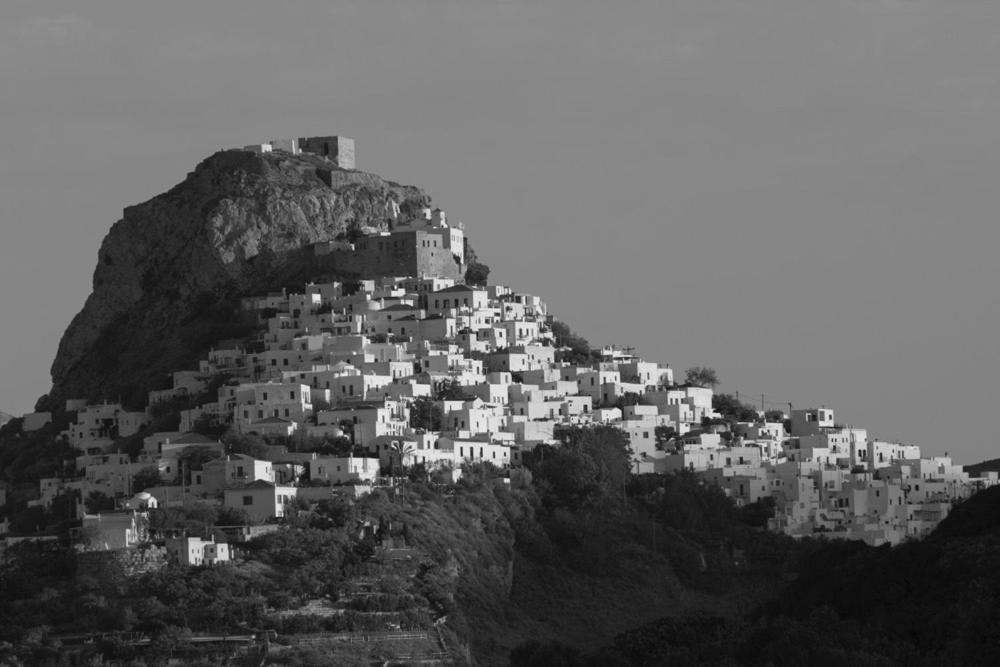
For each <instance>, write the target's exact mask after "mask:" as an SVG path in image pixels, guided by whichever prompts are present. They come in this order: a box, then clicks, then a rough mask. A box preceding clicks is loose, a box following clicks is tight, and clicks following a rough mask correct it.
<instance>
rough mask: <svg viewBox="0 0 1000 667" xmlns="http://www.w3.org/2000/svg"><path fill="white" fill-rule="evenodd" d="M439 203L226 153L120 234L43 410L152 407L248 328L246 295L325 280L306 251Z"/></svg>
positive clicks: (69, 336)
mask: <svg viewBox="0 0 1000 667" xmlns="http://www.w3.org/2000/svg"><path fill="white" fill-rule="evenodd" d="M429 203H430V198H429V197H428V196H427V195H426V194H425V193H424V192H422V191H421V190H420V189H418V188H415V187H411V186H403V185H399V184H397V183H393V182H390V181H387V180H385V179H383V178H381V177H379V176H376V175H374V174H368V173H364V172H360V171H354V170H343V169H339V168H337V167H336V166H335V165H334V164H333V163H332V162H329V161H328V160H326V159H324V158H322V157H319V156H314V155H308V154H302V155H297V156H292V155H290V154H285V153H270V154H264V155H258V154H254V153H251V152H248V151H223V152H219V153H216V154H215V155H213V156H211V157H209V158H208V159H206V160H205V161H203V162H202V163H201V164H199V165H198V166H197V168H195V170H194V171H193V172H191V173H190V174H188V176H187V178H186V179H185V180H184V181H183V182H181V183H180V184H179V185H177V186H176V187H174V188H172V189H171V190H169V191H168V192H166V193H164V194H161V195H158V196H156V197H154V198H153V199H150V200H149V201H147V202H145V203H142V204H139V205H136V206H131V207H129V208H126V209H125V212H124V216H123V218H122V219H121V220H119V221H118V222H117V223H115V225H114V226H113V227H112V228H111V230H110V232H109V233H108V235H107V237H105V239H104V242H103V244H102V245H101V249H100V252H99V254H98V261H97V268H96V269H95V271H94V281H93V282H94V286H93V292H92V293H91V295H90V297H89V298H88V299H87V302H86V304H85V305H84V307H83V310H81V311H80V313H79V314H78V315H77V316H76V317H75V318H74V319H73V321H72V323H71V324H70V326H69V328H68V329H67V330H66V332H65V334H64V335H63V338H62V341H61V342H60V344H59V351H58V354H57V355H56V358H55V362H54V363H53V364H52V382H53V387H52V391H51V393H50V394H49V396H48V398H47V399H46V398H45V397H43V399H42V400H40V401H39V403H40V405H39V408H40V409H44V408H46V407H58V406H59V404H60V403H61V402H62V401H63V400H64V399H66V398H88V399H90V400H100V399H104V398H111V399H116V400H117V399H119V398H121V399H122V400H123V401H125V402H126V403H132V404H135V405H141V404H142V401H143V399H144V395H145V393H146V392H147V391H148V390H149V389H151V388H157V387H158V386H163V385H164V383H165V382H166V374H167V373H168V372H170V371H172V370H177V369H182V368H186V367H190V366H191V364H193V363H194V362H195V360H196V359H197V358H198V355H199V354H200V353H202V352H204V351H205V349H206V348H207V347H208V345H210V344H212V343H213V342H215V341H216V340H219V339H222V338H227V337H230V336H233V337H235V336H239V335H241V334H242V333H243V332H244V331H245V330H246V327H245V325H244V323H241V322H240V321H239V318H238V317H236V315H237V312H238V311H237V308H238V298H237V297H239V296H240V295H244V294H250V293H261V292H266V291H267V290H270V289H279V288H280V287H282V286H283V285H284V284H285V283H286V282H289V281H294V280H296V279H297V278H301V277H303V276H305V275H308V274H309V273H310V272H314V271H315V267H313V266H310V265H309V264H310V261H311V260H310V254H309V253H307V252H306V251H305V250H304V247H305V246H307V245H308V244H311V243H315V242H318V241H328V240H333V239H334V238H335V237H337V235H338V234H343V233H348V232H351V231H352V230H362V229H365V228H371V229H386V228H387V227H388V225H390V224H391V222H392V221H393V220H394V219H396V218H397V217H399V216H404V217H407V216H409V215H411V214H413V213H415V212H417V211H418V210H419V209H420V208H422V207H425V206H428V205H429ZM300 283H301V280H300Z"/></svg>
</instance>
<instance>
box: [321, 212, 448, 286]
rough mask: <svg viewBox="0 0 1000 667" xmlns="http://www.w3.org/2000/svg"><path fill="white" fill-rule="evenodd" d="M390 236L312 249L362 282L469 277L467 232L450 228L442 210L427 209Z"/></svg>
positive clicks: (401, 223)
mask: <svg viewBox="0 0 1000 667" xmlns="http://www.w3.org/2000/svg"><path fill="white" fill-rule="evenodd" d="M421 213H422V214H421V215H420V216H418V217H414V218H412V219H410V220H401V221H399V222H396V223H395V224H394V225H392V228H391V229H390V231H388V232H378V233H376V234H372V235H368V236H361V237H358V238H356V239H355V241H354V243H350V242H348V241H326V242H320V243H316V244H314V245H313V246H312V248H313V252H314V254H315V256H316V257H329V259H330V261H331V262H332V264H333V266H335V267H336V268H337V270H338V271H339V272H342V273H345V274H353V275H357V276H358V277H360V278H378V277H380V276H391V275H404V276H427V277H440V278H452V279H456V280H457V279H460V278H461V277H462V276H464V275H465V269H466V260H465V231H464V229H463V228H462V227H461V223H458V225H456V226H450V225H449V224H448V222H447V220H446V216H445V213H444V211H442V210H441V209H433V210H432V209H430V208H425V209H423V211H422V212H421Z"/></svg>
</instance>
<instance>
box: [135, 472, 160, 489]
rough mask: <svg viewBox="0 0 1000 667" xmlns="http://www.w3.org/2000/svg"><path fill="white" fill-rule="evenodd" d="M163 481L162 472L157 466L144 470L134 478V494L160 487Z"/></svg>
mask: <svg viewBox="0 0 1000 667" xmlns="http://www.w3.org/2000/svg"><path fill="white" fill-rule="evenodd" d="M161 481H162V480H161V479H160V471H159V470H157V469H156V467H155V466H149V467H148V468H143V469H142V470H140V471H139V472H137V473H136V474H135V475H133V476H132V493H139V492H140V491H145V490H146V489H148V488H150V487H153V486H159V485H160V482H161Z"/></svg>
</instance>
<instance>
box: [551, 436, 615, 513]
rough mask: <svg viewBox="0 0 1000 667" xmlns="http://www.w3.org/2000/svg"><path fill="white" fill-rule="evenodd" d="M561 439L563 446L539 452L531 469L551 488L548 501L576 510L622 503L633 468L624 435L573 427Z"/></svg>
mask: <svg viewBox="0 0 1000 667" xmlns="http://www.w3.org/2000/svg"><path fill="white" fill-rule="evenodd" d="M559 437H560V439H561V441H562V446H561V447H559V448H557V449H550V450H542V451H541V452H539V454H540V456H539V458H538V459H537V460H536V461H535V463H534V464H533V469H532V472H533V473H535V474H536V475H537V477H538V478H539V479H540V480H541V481H543V483H544V484H545V485H546V486H547V487H548V488H549V490H550V492H549V494H548V501H549V502H550V503H553V504H557V505H564V506H567V507H571V508H573V507H580V506H582V505H585V504H588V503H590V502H593V501H598V500H609V499H611V500H618V499H620V498H621V490H622V489H623V488H624V485H625V482H626V481H627V479H628V477H629V474H630V472H631V468H632V454H631V451H630V450H629V446H628V438H627V437H626V436H625V434H624V433H622V432H621V431H620V430H619V429H617V428H612V427H609V426H597V427H592V428H582V427H572V428H568V429H563V430H562V431H560V432H559ZM536 449H540V448H536ZM543 452H544V454H543Z"/></svg>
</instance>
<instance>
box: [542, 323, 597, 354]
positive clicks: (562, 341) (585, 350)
mask: <svg viewBox="0 0 1000 667" xmlns="http://www.w3.org/2000/svg"><path fill="white" fill-rule="evenodd" d="M551 326H552V335H553V336H555V345H556V347H557V348H569V350H568V351H566V350H560V351H559V353H558V357H557V359H556V361H567V362H570V363H577V364H589V363H590V343H588V342H587V339H586V338H584V337H583V336H577V335H576V334H575V333H573V331H572V330H571V329H570V328H569V325H568V324H566V323H565V322H560V321H559V320H552V325H551Z"/></svg>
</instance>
